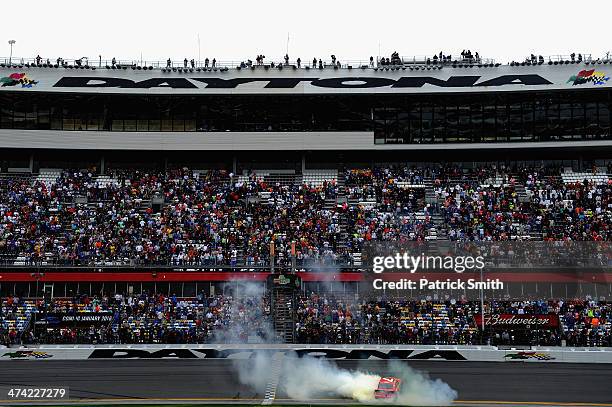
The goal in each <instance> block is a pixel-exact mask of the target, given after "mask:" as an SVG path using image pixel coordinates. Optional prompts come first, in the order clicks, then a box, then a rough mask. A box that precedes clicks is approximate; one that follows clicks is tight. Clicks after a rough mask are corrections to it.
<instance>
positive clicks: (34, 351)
mask: <svg viewBox="0 0 612 407" xmlns="http://www.w3.org/2000/svg"><path fill="white" fill-rule="evenodd" d="M257 352H266V353H270V354H273V353H276V352H283V353H285V356H286V357H291V356H293V357H303V356H312V357H322V358H327V359H405V360H434V361H435V360H439V361H456V362H460V361H463V362H509V363H513V362H529V363H612V348H563V347H535V348H532V349H526V350H523V349H498V348H497V347H494V346H418V345H404V346H400V345H380V346H376V345H261V344H257V345H253V344H235V345H74V346H72V345H42V346H30V347H27V346H22V347H11V348H7V347H4V346H2V347H0V361H13V360H86V359H247V358H250V357H253V356H254V355H255V353H257Z"/></svg>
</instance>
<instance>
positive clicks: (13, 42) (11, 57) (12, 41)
mask: <svg viewBox="0 0 612 407" xmlns="http://www.w3.org/2000/svg"><path fill="white" fill-rule="evenodd" d="M16 42H17V41H15V40H9V42H8V43H9V45H10V46H11V54H10V55H9V65H10V64H11V59H13V45H15V43H16Z"/></svg>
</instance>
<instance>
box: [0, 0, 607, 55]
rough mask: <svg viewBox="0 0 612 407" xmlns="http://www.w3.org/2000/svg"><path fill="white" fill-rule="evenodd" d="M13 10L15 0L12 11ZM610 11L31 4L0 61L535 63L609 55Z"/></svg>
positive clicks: (8, 31) (401, 4)
mask: <svg viewBox="0 0 612 407" xmlns="http://www.w3.org/2000/svg"><path fill="white" fill-rule="evenodd" d="M6 1H8V0H6ZM606 3H608V2H607V1H598V2H596V3H595V6H594V7H593V5H592V4H591V3H588V2H580V1H576V0H571V1H567V0H511V1H502V0H434V1H432V0H403V1H395V0H386V1H381V0H366V1H362V0H352V1H345V0H336V1H333V0H326V1H322V0H258V1H257V0H250V1H249V0H178V1H177V0H172V1H154V0H148V1H136V0H121V1H119V0H100V1H91V0H28V1H27V2H26V3H24V4H18V5H16V6H15V7H14V8H13V6H10V5H8V4H7V7H4V8H3V9H4V11H5V13H3V15H2V23H1V24H0V37H1V39H2V41H3V42H2V44H3V46H4V48H3V50H2V51H1V52H0V56H8V54H9V45H8V40H11V39H14V40H16V41H17V42H16V44H15V46H14V51H13V55H14V56H18V57H34V56H36V55H37V54H40V55H41V56H42V57H43V58H47V57H48V58H50V59H54V58H55V57H56V56H62V57H64V58H65V59H72V58H75V57H82V56H88V57H90V58H95V59H97V58H98V55H99V54H101V55H102V56H103V58H105V59H106V58H108V59H110V58H112V57H113V56H114V57H117V58H118V59H127V60H132V59H140V56H141V54H142V57H143V59H144V60H165V59H166V58H168V57H171V58H173V59H181V60H182V59H183V58H184V57H187V58H189V59H191V58H196V59H197V57H198V34H199V36H200V44H201V45H200V49H201V56H202V59H204V58H205V57H206V56H208V57H210V58H211V59H212V57H216V58H217V59H218V60H232V61H237V60H246V59H247V58H251V59H254V58H255V55H257V54H259V53H263V54H265V55H266V56H267V57H268V59H270V58H271V57H273V58H274V60H280V58H281V57H282V56H283V55H284V54H285V50H286V47H287V34H289V55H290V57H291V58H292V60H293V59H295V58H297V57H298V56H300V57H301V58H302V59H303V60H304V61H310V60H312V58H313V57H315V56H316V57H317V58H319V57H320V58H324V59H325V58H329V55H330V54H335V55H336V56H337V57H338V58H339V60H340V61H347V60H359V59H367V58H368V57H369V56H370V55H374V56H376V55H377V54H378V52H379V46H380V51H381V54H382V55H388V54H389V53H390V52H392V51H394V50H397V51H398V52H399V53H400V55H402V56H409V55H433V53H438V52H440V51H444V52H445V53H452V54H453V55H456V54H458V53H460V52H461V50H462V49H468V48H469V49H471V50H472V51H473V52H474V51H479V52H480V55H481V56H482V57H491V58H495V59H496V60H497V61H498V62H508V61H510V60H518V59H523V58H524V57H525V56H526V55H529V54H530V53H532V52H533V53H535V54H542V55H554V54H565V55H567V54H569V53H570V52H571V51H575V52H576V53H578V52H582V53H585V54H588V53H592V54H593V55H594V56H603V55H605V53H606V51H610V50H611V48H612V32H611V30H610V24H611V21H612V20H610V17H609V15H610V14H609V12H608V10H607V8H606V7H602V6H605V5H606Z"/></svg>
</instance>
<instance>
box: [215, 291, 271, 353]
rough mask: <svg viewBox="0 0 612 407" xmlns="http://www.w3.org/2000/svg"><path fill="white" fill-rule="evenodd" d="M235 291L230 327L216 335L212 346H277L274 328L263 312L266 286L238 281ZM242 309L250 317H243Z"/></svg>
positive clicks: (221, 329) (225, 327) (222, 328)
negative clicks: (243, 344) (251, 344)
mask: <svg viewBox="0 0 612 407" xmlns="http://www.w3.org/2000/svg"><path fill="white" fill-rule="evenodd" d="M232 288H233V292H232V294H233V295H232V301H231V310H230V315H231V317H230V319H229V320H230V323H229V324H228V325H226V326H223V327H220V328H218V329H216V330H215V331H214V333H213V337H212V340H211V343H216V344H227V343H247V342H248V341H249V340H251V341H252V342H255V343H274V342H275V336H276V335H275V332H274V325H273V323H272V319H271V317H270V316H269V315H265V312H264V309H263V301H264V296H265V286H264V285H263V283H256V282H251V281H238V282H236V283H235V284H233V287H232ZM241 306H242V308H243V312H244V313H245V314H246V315H243V316H241V317H240V316H239V315H238V308H239V307H241Z"/></svg>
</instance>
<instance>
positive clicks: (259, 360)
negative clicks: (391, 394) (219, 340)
mask: <svg viewBox="0 0 612 407" xmlns="http://www.w3.org/2000/svg"><path fill="white" fill-rule="evenodd" d="M270 358H271V353H263V352H258V353H257V354H256V355H255V357H254V358H252V359H251V361H250V363H249V365H248V367H247V368H245V366H244V364H241V365H236V368H237V369H239V370H238V376H239V380H240V382H241V383H243V384H245V385H248V386H250V387H252V388H253V389H255V390H257V391H258V392H261V391H262V389H265V386H266V383H267V381H268V380H269V379H270V375H271V366H272V361H271V360H270ZM380 373H382V374H384V375H385V376H395V377H398V378H400V379H401V380H402V385H401V389H400V394H399V396H398V397H397V398H396V399H394V400H376V399H375V398H374V391H375V390H376V388H377V387H378V382H379V380H380V378H381V376H380V375H379V374H377V373H373V372H368V371H367V370H366V369H357V370H346V369H342V368H340V367H338V366H337V365H336V364H334V363H332V362H330V361H329V360H327V359H319V358H314V357H311V356H305V357H302V358H298V357H294V355H286V356H285V358H284V361H283V368H282V370H281V374H280V379H281V380H280V383H279V390H281V391H284V392H285V393H286V395H287V396H288V397H289V398H291V399H294V400H300V401H308V400H314V399H321V398H334V397H338V398H346V399H352V400H355V401H359V402H367V403H368V404H372V403H376V402H380V403H385V404H396V405H419V406H445V405H450V404H451V403H452V402H453V400H455V399H456V398H457V392H456V391H455V390H453V389H452V388H451V387H450V386H449V385H448V384H446V383H444V382H443V381H441V380H439V379H435V380H432V379H430V378H429V377H428V376H427V375H426V374H424V373H421V372H418V371H416V370H414V369H412V368H411V367H409V366H408V365H407V364H406V363H402V362H399V361H392V362H391V363H389V364H388V365H387V370H386V371H385V372H380ZM277 394H278V393H277Z"/></svg>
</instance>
